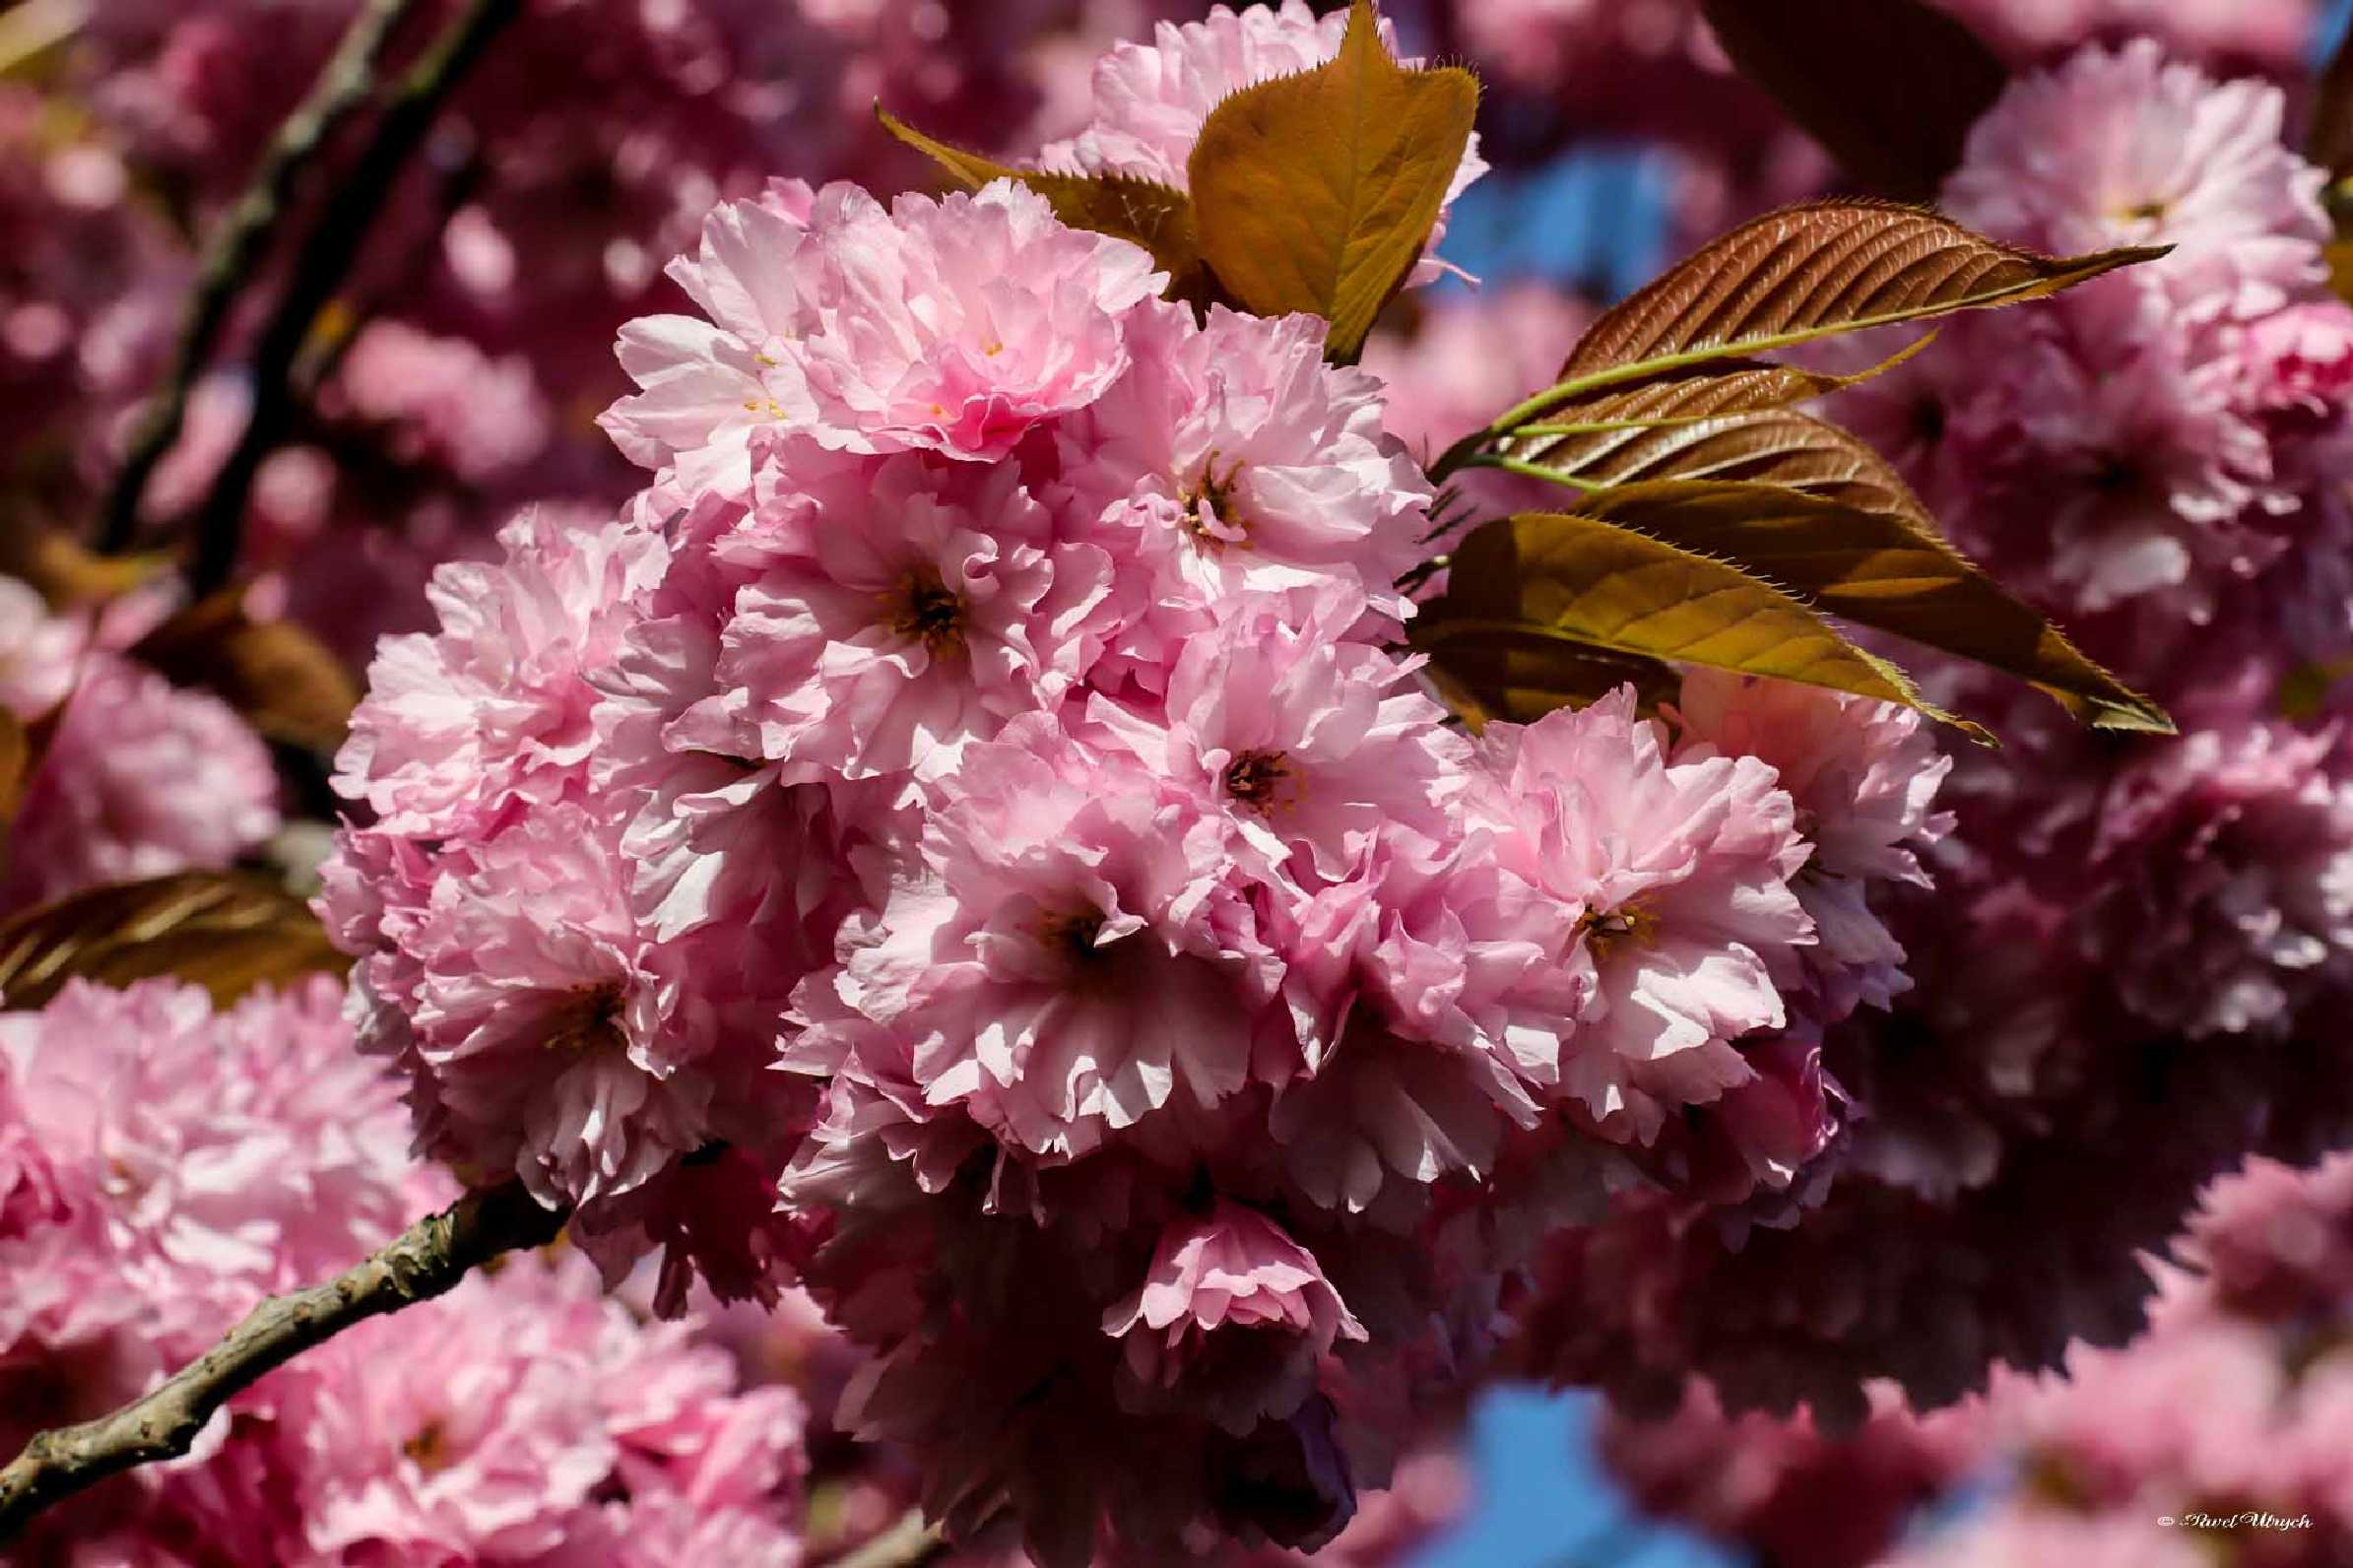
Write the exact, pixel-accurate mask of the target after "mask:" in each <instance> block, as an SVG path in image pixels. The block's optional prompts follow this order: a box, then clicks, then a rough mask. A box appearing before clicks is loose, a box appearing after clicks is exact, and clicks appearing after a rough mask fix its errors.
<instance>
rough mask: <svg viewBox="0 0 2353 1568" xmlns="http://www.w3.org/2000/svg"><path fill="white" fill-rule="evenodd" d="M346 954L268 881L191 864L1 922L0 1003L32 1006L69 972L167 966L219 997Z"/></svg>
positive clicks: (137, 972)
mask: <svg viewBox="0 0 2353 1568" xmlns="http://www.w3.org/2000/svg"><path fill="white" fill-rule="evenodd" d="M350 967H351V960H350V959H349V958H347V957H346V956H344V955H343V954H342V953H340V952H338V951H336V950H335V947H334V945H333V944H331V943H329V942H328V941H327V933H326V931H325V930H324V929H323V928H322V927H321V926H320V925H319V922H318V917H317V916H315V915H313V914H312V913H311V912H310V911H309V909H308V908H306V907H305V906H304V905H303V903H302V901H301V900H300V899H298V898H296V897H294V894H292V893H290V892H287V891H286V890H285V889H283V888H281V887H280V886H278V885H277V884H276V883H275V882H267V881H264V880H263V879H261V878H258V877H253V876H248V875H246V874H244V873H242V872H218V871H194V872H181V873H179V874H177V875H174V876H170V877H158V878H154V879H151V880H149V881H146V882H116V883H113V884H111V885H108V886H104V887H93V888H91V889H89V890H88V891H86V892H80V893H76V894H74V895H73V896H72V897H70V898H63V899H60V900H58V901H57V902H55V903H50V904H42V905H40V906H39V907H38V908H34V909H28V910H25V911H24V912H22V913H20V914H17V915H13V916H11V917H10V918H9V919H8V920H7V921H5V922H0V1005H5V1006H7V1007H9V1008H12V1009H25V1008H37V1007H40V1006H42V1005H43V1004H45V1003H46V1002H48V1001H49V999H50V998H52V997H54V996H55V995H56V994H57V993H58V992H59V991H60V990H62V989H63V988H64V986H65V984H66V982H67V981H69V980H74V979H83V980H90V981H94V982H96V983H98V984H99V985H109V986H125V985H129V984H131V983H132V982H133V981H137V980H147V979H153V978H155V977H157V976H159V975H171V976H175V977H177V978H179V979H182V980H187V981H190V982H193V983H194V984H197V985H201V986H203V987H204V988H205V989H206V990H207V991H209V992H211V993H212V997H213V1001H214V1003H215V1005H217V1006H226V1005H228V1004H229V1003H230V1002H233V1001H235V1000H236V999H237V998H238V997H241V996H243V995H244V994H245V993H246V992H248V991H250V990H252V989H253V988H254V987H255V986H259V985H277V984H284V983H286V982H288V981H291V980H294V979H297V978H299V977H300V976H302V975H306V974H312V973H317V972H320V971H326V972H330V973H337V974H340V973H342V972H343V971H344V970H346V969H348V968H350Z"/></svg>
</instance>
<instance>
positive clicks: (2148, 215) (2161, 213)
mask: <svg viewBox="0 0 2353 1568" xmlns="http://www.w3.org/2000/svg"><path fill="white" fill-rule="evenodd" d="M2170 211H2172V208H2171V207H2170V205H2169V204H2167V203H2166V202H2164V201H2161V200H2158V199H2156V198H2154V197H2152V198H2151V199H2149V200H2148V201H2145V202H2134V203H2133V204H2132V205H2131V206H2129V207H2126V208H2124V210H2123V212H2122V213H2121V214H2120V216H2121V217H2123V218H2124V221H2125V222H2126V223H2134V224H2158V223H2163V222H2164V221H2165V215H2166V214H2167V213H2168V212H2170Z"/></svg>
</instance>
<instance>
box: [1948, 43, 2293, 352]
mask: <svg viewBox="0 0 2353 1568" xmlns="http://www.w3.org/2000/svg"><path fill="white" fill-rule="evenodd" d="M2284 113H2285V100H2284V98H2282V96H2281V94H2280V92H2279V90H2278V89H2276V88H2273V87H2268V86H2265V85H2263V84H2261V83H2255V82H2234V83H2227V84H2219V85H2218V84H2216V83H2214V82H2212V81H2210V80H2209V79H2208V78H2207V77H2206V76H2205V75H2204V74H2203V73H2201V72H2200V71H2198V69H2197V68H2196V67H2194V66H2190V65H2182V64H2173V63H2169V62H2168V61H2167V60H2166V57H2165V51H2164V49H2163V48H2162V47H2161V46H2160V45H2159V44H2158V43H2156V42H2155V41H2154V40H2153V39H2145V38H2144V39H2139V40H2136V41H2135V42H2133V43H2130V44H2127V45H2125V46H2124V48H2122V49H2118V50H2114V51H2110V50H2103V49H2087V50H2085V51H2083V52H2082V53H2079V54H2077V55H2075V56H2074V57H2072V58H2071V59H2070V60H2068V61H2067V63H2066V64H2064V65H2063V66H2061V67H2059V69H2057V70H2055V71H2051V72H2048V73H2044V74H2040V75H2035V76H2030V77H2025V78H2021V79H2020V80H2019V81H2017V82H2016V83H2014V84H2012V86H2011V87H2010V89H2009V90H2008V92H2006V93H2005V94H2004V95H2003V96H2002V98H2001V101H2000V102H1998V103H1996V104H1995V105H1994V108H1993V109H1992V110H1991V111H1989V112H1988V113H1987V115H1986V117H1985V118H1984V119H1982V120H1980V121H1979V122H1978V124H1977V126H1976V128H1975V129H1974V130H1972V131H1971V133H1970V140H1969V150H1968V154H1967V159H1966V162H1965V163H1963V165H1962V168H1961V170H1960V172H1958V173H1957V174H1955V175H1954V176H1953V178H1952V179H1951V180H1950V181H1949V182H1948V183H1947V184H1946V186H1945V190H1944V206H1945V208H1946V209H1947V210H1948V211H1950V212H1951V213H1952V215H1953V216H1954V217H1956V218H1958V219H1960V220H1961V221H1962V222H1963V223H1966V224H1969V225H1971V226H1973V227H1975V228H1977V229H1982V230H1984V231H1985V232H1987V233H1990V234H1993V235H1994V236H1996V237H1997V238H2001V239H2007V240H2011V241H2013V242H2015V243H2018V244H2024V245H2032V246H2035V247H2037V248H2039V249H2043V250H2047V251H2049V252H2051V253H2052V254H2055V255H2062V256H2073V255H2080V254H2083V253H2085V252H2087V251H2093V250H2101V249H2106V248H2108V247H2110V246H2113V245H2148V244H2154V245H2173V246H2175V247H2177V248H2176V249H2175V251H2174V254H2173V255H2171V256H2169V257H2166V258H2165V259H2164V260H2162V261H2159V262H2155V263H2153V264H2152V265H2151V267H2150V269H2149V272H2148V276H2150V277H2153V278H2156V279H2159V280H2161V281H2162V283H2163V284H2164V286H2165V287H2166V289H2167V292H2168V293H2169V294H2170V295H2171V297H2172V298H2173V299H2174V300H2175V301H2176V302H2177V305H2178V307H2180V308H2183V309H2185V310H2187V311H2188V312H2189V313H2190V315H2191V316H2192V318H2207V317H2221V318H2226V319H2227V318H2246V317H2251V316H2255V315H2260V314H2262V313H2263V312H2265V311H2268V310H2274V309H2277V308H2278V307H2279V306H2280V305H2281V304H2283V303H2285V302H2287V301H2288V300H2290V299H2292V298H2295V297H2298V296H2300V295H2302V294H2306V293H2308V292H2309V291H2310V290H2311V288H2312V286H2313V285H2314V284H2316V283H2318V282H2319V281H2320V276H2321V274H2320V258H2319V252H2318V248H2317V247H2318V246H2319V245H2320V242H2321V241H2322V240H2324V239H2326V238H2327V237H2328V223H2327V220H2326V219H2325V218H2324V217H2323V216H2322V215H2321V212H2320V186H2321V184H2322V182H2323V179H2324V176H2323V175H2322V174H2321V172H2320V169H2318V168H2315V167H2313V166H2312V165H2311V164H2309V163H2305V162H2304V161H2303V160H2302V159H2300V158H2298V157H2296V156H2295V154H2293V153H2291V152H2289V151H2288V150H2287V149H2286V148H2284V147H2283V146H2281V145H2280V133H2281V128H2282V120H2283V117H2284Z"/></svg>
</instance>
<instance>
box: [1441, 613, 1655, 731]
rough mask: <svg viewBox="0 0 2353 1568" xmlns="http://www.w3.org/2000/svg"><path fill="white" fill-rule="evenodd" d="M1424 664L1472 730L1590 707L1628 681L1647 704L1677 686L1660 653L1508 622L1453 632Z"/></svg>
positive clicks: (1652, 705) (1653, 702)
mask: <svg viewBox="0 0 2353 1568" xmlns="http://www.w3.org/2000/svg"><path fill="white" fill-rule="evenodd" d="M1425 669H1426V671H1427V673H1428V675H1429V678H1430V683H1431V685H1433V686H1436V687H1437V688H1438V694H1439V695H1440V696H1442V697H1444V698H1445V699H1446V702H1447V705H1448V706H1449V707H1451V708H1453V709H1454V711H1455V713H1456V714H1457V715H1458V716H1459V717H1460V718H1461V719H1462V720H1463V721H1464V722H1465V723H1466V724H1468V725H1470V727H1471V730H1472V732H1473V733H1476V732H1477V731H1479V730H1482V729H1484V728H1486V726H1487V725H1488V724H1489V723H1490V722H1492V721H1494V720H1497V719H1502V720H1506V721H1508V722H1510V723H1514V724H1526V723H1529V722H1531V721H1533V720H1536V719H1540V718H1542V717H1543V716H1544V715H1545V714H1547V713H1549V712H1551V711H1552V710H1553V709H1554V708H1564V707H1583V706H1584V705H1585V704H1587V703H1588V702H1591V701H1593V700H1595V699H1596V698H1598V697H1601V696H1603V695H1605V694H1606V693H1608V692H1609V691H1610V690H1611V689H1612V688H1614V687H1616V686H1624V685H1627V684H1628V683H1631V684H1632V685H1633V686H1634V688H1635V690H1636V692H1637V693H1638V694H1639V696H1640V698H1641V701H1642V704H1643V706H1645V707H1657V706H1658V705H1659V704H1660V703H1661V702H1663V701H1666V700H1668V699H1669V698H1671V697H1672V696H1673V695H1674V691H1675V675H1674V672H1673V671H1672V670H1669V669H1668V668H1667V666H1666V665H1664V664H1661V663H1660V662H1659V661H1658V660H1656V659H1649V658H1643V657H1641V656H1639V655H1635V654H1626V653H1612V652H1610V651H1609V650H1608V649H1606V648H1597V647H1592V646H1590V645H1588V644H1585V643H1577V642H1564V641H1562V640H1561V639H1559V638H1558V637H1554V636H1551V635H1549V634H1546V633H1542V632H1527V631H1515V630H1512V629H1510V628H1508V627H1496V628H1492V629H1487V630H1480V631H1475V632H1474V631H1465V632H1464V633H1463V634H1461V635H1458V636H1454V637H1450V638H1447V639H1445V640H1444V641H1443V642H1442V643H1441V644H1440V645H1438V646H1435V647H1433V648H1432V649H1431V651H1430V662H1429V664H1428V665H1427V666H1425Z"/></svg>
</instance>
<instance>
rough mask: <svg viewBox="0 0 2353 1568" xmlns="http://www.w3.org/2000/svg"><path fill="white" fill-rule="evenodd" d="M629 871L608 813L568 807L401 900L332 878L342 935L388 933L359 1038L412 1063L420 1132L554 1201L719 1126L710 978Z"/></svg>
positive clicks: (623, 1182)
mask: <svg viewBox="0 0 2353 1568" xmlns="http://www.w3.org/2000/svg"><path fill="white" fill-rule="evenodd" d="M366 842H367V839H366V837H365V836H364V835H363V836H362V844H365V843H366ZM375 843H376V844H377V845H379V846H381V847H380V849H379V852H384V851H389V852H390V853H391V854H392V855H393V856H394V857H397V856H398V855H399V854H400V853H401V850H400V847H399V846H398V845H397V844H385V843H383V841H382V840H381V839H380V838H378V839H376V840H375ZM624 879H625V869H624V868H623V867H622V866H621V862H620V858H619V855H618V853H617V850H616V846H615V845H614V844H613V842H612V837H611V832H610V830H609V829H607V828H604V827H603V826H601V825H600V824H599V823H597V822H596V821H595V820H594V819H593V818H591V817H588V816H587V815H586V814H585V813H583V812H581V811H580V810H579V809H577V808H575V807H557V808H554V809H551V810H549V811H546V812H543V813H538V814H534V815H530V816H527V817H523V818H522V819H521V820H520V821H518V822H516V823H515V824H514V825H513V826H511V827H509V828H508V829H506V830H505V831H504V832H502V833H500V834H499V835H498V836H497V837H495V838H492V839H490V840H489V841H488V842H486V843H484V844H482V845H480V846H478V847H472V848H467V849H461V850H459V851H457V852H455V853H453V854H451V855H450V856H449V857H448V858H447V859H446V860H445V861H444V862H443V863H441V864H439V865H436V866H434V867H432V868H431V869H430V870H429V871H428V872H426V873H425V876H424V879H423V881H422V882H420V883H418V884H416V885H415V886H414V889H413V890H411V891H408V892H406V893H405V894H404V895H403V898H402V903H401V904H400V905H399V906H397V907H391V908H387V909H386V910H384V911H382V912H380V913H376V912H372V911H368V910H366V909H364V908H360V907H355V906H354V905H353V904H352V903H348V902H347V901H346V897H347V895H345V894H343V893H341V892H339V891H337V890H335V889H333V888H331V890H330V894H329V911H330V914H331V915H333V916H335V917H336V920H335V923H336V924H338V925H340V926H342V927H343V929H344V931H345V932H346V938H347V940H351V939H352V938H354V937H370V938H372V940H373V941H374V942H382V943H386V944H388V945H387V946H386V947H383V948H382V950H380V951H377V952H374V953H373V954H371V955H370V956H368V957H367V958H366V959H365V960H364V962H363V964H362V969H361V985H362V987H363V990H362V993H361V994H362V996H363V997H365V998H366V999H367V1004H366V1005H365V1006H363V1009H362V1020H361V1044H362V1046H363V1047H364V1048H366V1049H369V1050H372V1051H375V1052H379V1053H383V1054H386V1055H389V1056H390V1057H392V1059H393V1060H394V1061H396V1062H397V1063H398V1064H400V1066H401V1067H402V1069H403V1070H404V1071H405V1072H407V1073H408V1074H409V1075H410V1077H411V1078H412V1079H413V1081H414V1083H415V1089H414V1092H415V1094H416V1095H417V1096H418V1101H419V1104H420V1107H421V1109H422V1110H423V1112H424V1114H425V1121H424V1131H423V1134H422V1142H423V1143H424V1144H425V1146H426V1147H428V1148H429V1149H431V1150H432V1151H433V1152H434V1153H436V1154H438V1155H440V1156H441V1157H443V1158H446V1159H448V1160H450V1161H452V1162H453V1163H455V1164H456V1165H457V1167H458V1168H459V1169H460V1170H463V1171H468V1172H472V1173H475V1174H476V1175H477V1176H478V1177H480V1178H483V1179H490V1178H493V1177H495V1176H496V1175H498V1174H502V1173H508V1172H511V1173H512V1174H514V1175H517V1176H520V1177H521V1178H522V1179H523V1180H524V1182H525V1183H526V1184H527V1185H529V1186H530V1188H531V1189H532V1191H533V1193H534V1194H535V1195H537V1196H538V1197H540V1198H541V1200H542V1201H543V1202H545V1203H548V1204H549V1205H551V1206H554V1205H557V1204H566V1205H578V1204H594V1203H596V1202H598V1201H599V1200H601V1199H606V1198H609V1197H618V1196H621V1195H623V1194H626V1193H628V1192H630V1191H632V1190H634V1189H636V1188H638V1187H640V1186H643V1185H644V1184H645V1183H646V1182H648V1181H649V1180H651V1179H652V1178H653V1177H654V1176H655V1175H657V1174H658V1173H660V1172H661V1171H662V1170H663V1168H664V1167H665V1166H666V1165H668V1164H669V1162H670V1161H671V1160H673V1159H675V1158H676V1157H678V1156H679V1155H682V1154H686V1153H690V1152H692V1151H693V1150H694V1149H696V1148H697V1147H699V1146H700V1145H701V1143H703V1142H704V1140H705V1138H706V1137H707V1136H708V1133H709V1127H710V1109H711V1096H712V1092H713V1084H712V1080H711V1078H709V1076H708V1075H707V1074H706V1073H705V1072H704V1071H702V1070H701V1069H699V1068H698V1067H697V1066H696V1065H695V1059H696V1058H697V1057H699V1056H700V1055H701V1054H702V1053H703V1052H704V1051H706V1050H707V1049H708V1048H709V1046H710V1043H711V1035H712V1031H713V1029H714V1027H715V1021H716V1020H715V1017H714V1015H713V1014H712V1013H711V1012H710V1011H709V1004H708V1002H707V1001H706V1000H705V997H706V996H707V993H705V992H702V991H699V990H698V989H697V986H696V984H695V980H694V977H691V976H689V975H688V974H686V973H685V972H683V970H684V957H683V955H680V954H675V953H671V952H667V951H661V952H658V951H656V950H654V949H653V948H652V947H651V946H650V945H649V944H648V943H646V942H645V941H644V940H643V938H642V937H641V936H640V935H639V933H638V931H637V928H636V926H635V924H634V922H633V921H632V920H631V918H630V915H629V911H628V903H627V885H626V882H625V880H624ZM377 885H378V886H379V887H386V886H389V885H390V882H389V880H388V879H379V881H378V882H377ZM371 913H372V914H373V919H374V924H375V931H374V932H373V933H370V932H369V931H368V925H369V917H370V915H371ZM715 978H716V977H714V976H710V975H707V974H706V975H705V976H703V977H701V979H702V980H703V982H704V983H705V984H708V983H710V982H711V981H712V980H714V979H715Z"/></svg>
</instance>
